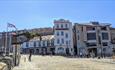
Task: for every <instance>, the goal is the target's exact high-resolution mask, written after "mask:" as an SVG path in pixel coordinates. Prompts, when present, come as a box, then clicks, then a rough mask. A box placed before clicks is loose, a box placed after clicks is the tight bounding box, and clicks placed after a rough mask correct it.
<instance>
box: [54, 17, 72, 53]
mask: <svg viewBox="0 0 115 70" xmlns="http://www.w3.org/2000/svg"><path fill="white" fill-rule="evenodd" d="M72 28H73V27H72V23H71V22H70V21H69V20H64V19H59V20H54V39H55V41H54V45H55V53H56V54H63V55H65V54H67V55H73V54H74V49H73V31H72Z"/></svg>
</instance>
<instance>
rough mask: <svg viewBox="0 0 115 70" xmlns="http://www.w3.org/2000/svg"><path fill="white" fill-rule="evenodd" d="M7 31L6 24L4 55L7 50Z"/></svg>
mask: <svg viewBox="0 0 115 70" xmlns="http://www.w3.org/2000/svg"><path fill="white" fill-rule="evenodd" d="M7 33H8V24H7V27H6V42H5V55H6V51H7V42H8V41H7V40H8V39H7V35H8V34H7Z"/></svg>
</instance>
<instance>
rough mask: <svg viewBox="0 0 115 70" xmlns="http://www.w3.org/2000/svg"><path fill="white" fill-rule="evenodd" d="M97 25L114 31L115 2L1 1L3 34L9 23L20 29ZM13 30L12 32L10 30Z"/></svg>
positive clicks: (110, 0) (96, 0)
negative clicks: (60, 23)
mask: <svg viewBox="0 0 115 70" xmlns="http://www.w3.org/2000/svg"><path fill="white" fill-rule="evenodd" d="M60 18H63V19H67V20H70V21H71V22H73V24H74V23H82V22H83V23H85V22H86V23H88V22H90V21H98V22H101V23H110V24H112V27H115V1H114V0H0V32H2V31H6V27H7V23H12V24H14V25H15V26H16V27H17V28H18V29H19V30H20V29H32V28H41V27H53V21H54V20H55V19H56V20H58V19H60ZM10 30H14V29H13V28H9V31H10Z"/></svg>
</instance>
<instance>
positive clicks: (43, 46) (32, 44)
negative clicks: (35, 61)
mask: <svg viewBox="0 0 115 70" xmlns="http://www.w3.org/2000/svg"><path fill="white" fill-rule="evenodd" d="M21 46H22V53H29V50H30V49H31V50H32V52H33V54H52V53H53V52H55V48H54V35H47V36H42V40H40V39H39V37H34V38H33V39H31V40H30V41H29V42H24V43H23V44H22V45H21Z"/></svg>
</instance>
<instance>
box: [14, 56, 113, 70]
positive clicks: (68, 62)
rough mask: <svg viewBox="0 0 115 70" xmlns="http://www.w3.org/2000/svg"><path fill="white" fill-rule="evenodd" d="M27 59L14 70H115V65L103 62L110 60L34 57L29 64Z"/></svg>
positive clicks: (23, 57)
mask: <svg viewBox="0 0 115 70" xmlns="http://www.w3.org/2000/svg"><path fill="white" fill-rule="evenodd" d="M27 57H28V56H27V55H24V56H22V57H21V63H20V65H19V66H18V67H15V68H14V69H13V70H115V64H111V63H105V62H103V61H108V60H109V59H101V60H98V59H86V58H66V57H61V56H32V62H28V60H27ZM25 58H26V60H25Z"/></svg>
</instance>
